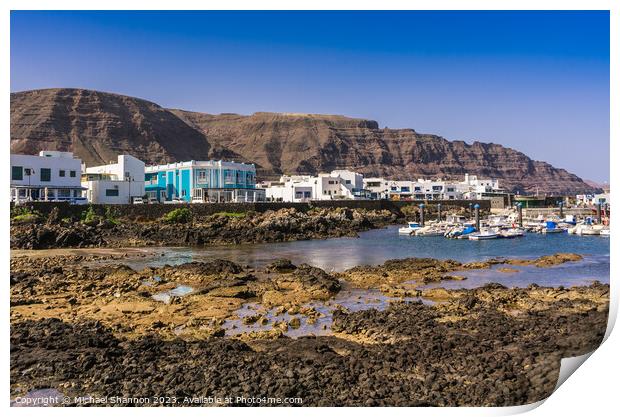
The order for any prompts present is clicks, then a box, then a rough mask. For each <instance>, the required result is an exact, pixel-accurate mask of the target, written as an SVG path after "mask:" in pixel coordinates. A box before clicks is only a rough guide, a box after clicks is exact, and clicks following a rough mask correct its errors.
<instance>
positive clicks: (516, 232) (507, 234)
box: [498, 228, 525, 239]
mask: <svg viewBox="0 0 620 417" xmlns="http://www.w3.org/2000/svg"><path fill="white" fill-rule="evenodd" d="M498 235H499V236H498V237H501V238H503V239H513V238H515V237H523V236H525V231H523V230H522V229H516V228H515V229H506V230H500V231H499V233H498Z"/></svg>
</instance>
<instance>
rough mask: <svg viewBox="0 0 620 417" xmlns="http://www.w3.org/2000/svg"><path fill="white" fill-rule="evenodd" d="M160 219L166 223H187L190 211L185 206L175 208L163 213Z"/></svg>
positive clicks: (190, 216)
mask: <svg viewBox="0 0 620 417" xmlns="http://www.w3.org/2000/svg"><path fill="white" fill-rule="evenodd" d="M161 219H162V220H163V221H164V222H166V223H189V221H190V220H191V219H192V212H191V210H190V209H188V208H187V207H183V208H177V209H174V210H172V211H169V212H168V213H166V214H164V215H163V216H162V218H161Z"/></svg>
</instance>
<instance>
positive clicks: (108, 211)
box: [105, 206, 119, 224]
mask: <svg viewBox="0 0 620 417" xmlns="http://www.w3.org/2000/svg"><path fill="white" fill-rule="evenodd" d="M105 219H106V220H107V221H109V222H110V223H112V224H119V220H118V218H117V217H116V210H114V208H112V207H110V206H107V207H106V208H105Z"/></svg>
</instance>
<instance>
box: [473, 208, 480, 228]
mask: <svg viewBox="0 0 620 417" xmlns="http://www.w3.org/2000/svg"><path fill="white" fill-rule="evenodd" d="M474 216H475V217H476V231H478V232H479V231H480V204H478V203H476V204H475V205H474Z"/></svg>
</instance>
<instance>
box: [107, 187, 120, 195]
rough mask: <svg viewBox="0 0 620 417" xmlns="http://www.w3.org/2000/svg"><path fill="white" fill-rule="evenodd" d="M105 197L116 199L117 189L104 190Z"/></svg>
mask: <svg viewBox="0 0 620 417" xmlns="http://www.w3.org/2000/svg"><path fill="white" fill-rule="evenodd" d="M105 196H106V197H118V189H115V188H108V189H106V190H105Z"/></svg>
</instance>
